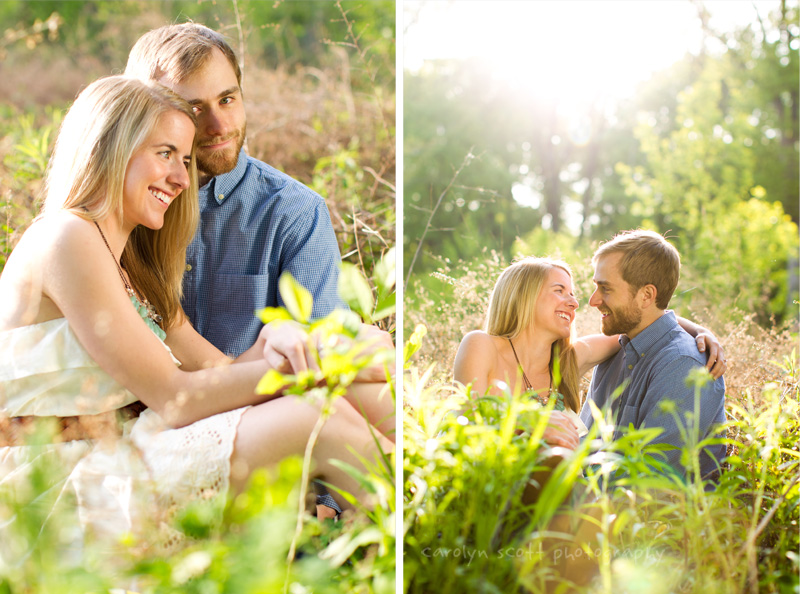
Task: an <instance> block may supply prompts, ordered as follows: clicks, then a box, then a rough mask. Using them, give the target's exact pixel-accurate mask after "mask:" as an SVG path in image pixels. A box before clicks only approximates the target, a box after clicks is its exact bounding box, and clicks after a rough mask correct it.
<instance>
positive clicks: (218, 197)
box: [217, 194, 225, 200]
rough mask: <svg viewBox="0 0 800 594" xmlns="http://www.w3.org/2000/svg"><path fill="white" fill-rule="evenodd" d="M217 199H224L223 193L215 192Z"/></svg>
mask: <svg viewBox="0 0 800 594" xmlns="http://www.w3.org/2000/svg"><path fill="white" fill-rule="evenodd" d="M217 200H225V194H217Z"/></svg>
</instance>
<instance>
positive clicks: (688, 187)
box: [403, 0, 800, 334]
mask: <svg viewBox="0 0 800 594" xmlns="http://www.w3.org/2000/svg"><path fill="white" fill-rule="evenodd" d="M695 6H696V7H697V10H698V15H699V17H700V18H699V19H698V23H697V26H698V27H701V26H703V27H705V28H704V34H705V37H706V41H707V44H706V45H705V46H704V50H703V51H702V53H700V54H699V55H691V54H687V55H686V57H684V58H683V59H681V60H679V61H678V62H676V63H675V64H674V65H673V66H671V67H670V68H667V69H665V70H664V71H661V72H657V73H655V74H654V75H653V76H652V78H651V79H650V80H649V81H647V82H645V83H642V84H641V85H640V86H639V87H638V89H637V91H636V93H635V94H634V95H633V96H632V97H630V98H629V99H625V100H617V101H613V102H612V101H611V100H609V99H602V100H601V99H599V98H598V99H596V100H595V101H594V102H593V103H592V104H591V105H590V106H589V107H588V108H587V109H586V111H585V112H584V113H581V114H578V115H572V116H569V117H568V116H567V115H565V114H564V113H562V111H561V110H560V109H559V105H557V104H556V103H555V102H554V100H550V99H544V98H543V97H542V95H540V94H537V93H536V92H535V91H526V90H525V88H524V87H520V86H516V85H514V84H513V83H510V82H508V81H505V80H503V79H502V78H501V77H498V76H493V71H492V65H491V64H489V63H487V62H485V61H483V60H481V59H478V58H470V59H463V60H458V59H450V60H432V61H427V62H426V63H425V65H424V66H423V67H422V68H421V69H420V70H419V71H416V72H411V71H406V72H405V73H404V84H405V92H406V97H407V99H406V101H405V103H404V135H405V138H404V164H405V171H404V177H403V183H404V197H405V198H404V209H405V212H404V225H405V227H404V237H403V248H404V265H405V267H406V279H407V281H408V282H407V284H406V296H407V297H406V303H407V304H408V307H409V308H410V309H414V308H415V306H416V305H415V304H417V303H418V298H419V293H420V291H421V290H423V288H424V290H425V291H428V292H432V293H433V294H436V295H438V297H439V298H440V299H441V301H443V302H451V301H452V300H453V299H454V293H453V292H452V288H451V287H449V286H447V285H443V284H442V283H441V282H440V281H438V280H437V279H435V278H431V277H430V273H431V272H433V271H436V270H437V269H445V268H447V267H449V266H456V265H457V264H458V262H459V261H463V262H465V263H469V262H476V261H482V258H483V256H482V250H483V249H485V248H488V249H489V250H494V251H496V252H497V253H498V254H499V255H500V256H501V258H502V259H503V260H505V261H509V260H511V259H512V258H513V257H515V256H516V255H518V254H524V255H540V256H541V255H550V254H553V253H554V252H555V251H560V253H561V255H562V256H563V257H564V258H565V259H566V260H567V261H568V262H569V263H571V264H572V265H573V268H579V267H588V266H589V260H588V259H587V258H586V255H589V254H591V252H592V251H593V248H594V247H595V246H596V245H597V243H598V242H600V241H604V240H607V239H609V238H611V237H612V236H613V235H614V234H615V233H617V232H619V231H622V230H625V229H632V228H636V227H645V228H649V229H653V230H656V231H659V232H661V233H664V234H666V235H667V237H669V238H670V239H671V240H672V241H673V243H674V244H675V245H676V247H677V248H678V249H679V250H680V252H681V254H682V256H683V262H684V272H683V279H682V281H681V284H680V285H679V287H678V299H676V300H675V301H674V302H673V304H672V305H673V307H675V308H676V309H678V310H679V311H680V310H685V309H686V308H688V307H692V308H695V309H697V308H703V307H714V308H715V310H716V311H717V312H718V313H721V314H722V313H724V314H727V315H729V316H741V312H742V311H745V312H749V313H755V314H756V316H757V319H758V320H759V322H760V323H762V324H768V323H770V320H773V321H778V322H780V321H783V320H792V319H795V320H796V318H797V307H796V305H795V304H794V303H793V301H794V300H796V299H797V294H798V280H797V268H798V261H797V250H798V229H797V223H798V215H799V213H798V208H800V199H799V194H798V155H799V153H798V147H799V146H800V144H799V143H798V141H799V140H800V128H799V126H798V105H799V103H800V100H799V99H798V87H799V86H800V80H799V75H798V72H800V60H798V47H800V26H798V18H799V17H800V12H799V11H798V3H797V2H796V1H795V2H793V1H786V2H779V1H777V0H776V1H775V2H774V3H772V4H770V5H769V8H770V11H769V14H766V13H767V11H766V10H764V9H765V4H764V3H761V4H760V5H759V9H760V10H761V22H757V21H756V19H755V18H754V20H753V22H752V23H751V24H749V25H748V26H743V27H741V28H739V29H737V30H734V31H724V32H722V31H713V30H712V29H711V28H710V27H709V26H708V11H711V12H714V11H715V10H724V7H723V6H721V5H715V4H714V3H708V4H707V6H706V5H703V4H702V3H699V2H698V3H695ZM753 14H755V12H754V13H753ZM411 26H413V25H411ZM632 51H638V50H633V49H632ZM542 59H547V58H544V57H542ZM546 84H547V81H541V85H546ZM533 86H534V87H536V86H537V85H533ZM586 92H587V96H591V93H592V89H587V90H586ZM467 155H473V156H474V158H471V159H470V162H469V164H468V165H466V166H464V167H463V168H461V169H459V167H460V165H462V164H463V163H464V159H465V156H467ZM456 172H458V174H457V176H455V173H456ZM454 176H455V181H453V179H454ZM451 182H452V186H451V187H449V188H448V184H449V183H451ZM514 184H522V185H523V186H527V187H528V188H530V189H531V190H532V191H533V192H534V193H535V194H536V195H537V196H538V197H539V205H538V206H536V207H531V206H523V205H522V204H520V203H518V202H517V201H516V200H515V199H513V198H512V195H511V194H512V192H511V190H512V186H513V185H514ZM575 210H577V212H579V213H580V216H579V217H578V219H577V223H573V225H575V224H577V227H576V228H573V229H568V228H567V225H566V221H567V212H572V211H575ZM420 247H421V249H419V248H420ZM418 250H419V254H418V255H416V254H417V251H418ZM415 255H416V258H415ZM579 255H580V256H579ZM412 264H413V269H412V270H410V271H409V268H411V266H412ZM409 272H410V275H409ZM586 297H588V296H586V295H584V296H583V298H584V299H585V298H586ZM410 331H411V328H407V331H406V334H408V333H409V332H410Z"/></svg>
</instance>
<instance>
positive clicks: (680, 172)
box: [617, 10, 798, 322]
mask: <svg viewBox="0 0 800 594" xmlns="http://www.w3.org/2000/svg"><path fill="white" fill-rule="evenodd" d="M795 17H796V10H795V11H794V12H792V11H784V12H780V11H779V12H778V13H776V14H774V15H773V20H772V21H771V22H772V23H773V25H772V26H773V27H775V29H776V31H779V32H780V33H778V34H776V35H775V36H774V38H775V40H776V41H775V42H771V41H770V39H771V38H772V37H771V34H770V32H769V31H768V30H767V25H766V24H764V23H763V22H762V24H761V33H760V35H759V34H757V33H754V32H753V31H752V28H747V29H745V30H742V31H739V32H737V33H735V34H732V35H731V36H729V37H728V36H726V37H724V38H723V39H725V40H726V47H728V46H733V47H735V48H743V47H747V48H748V49H747V51H746V52H745V53H744V54H743V53H742V51H740V50H738V49H736V50H733V51H730V50H729V51H725V52H724V53H720V54H719V55H712V54H710V53H706V54H701V56H699V58H698V59H696V60H692V61H693V62H694V64H695V65H696V66H699V69H698V70H696V71H695V72H696V74H695V77H694V78H693V80H691V82H690V83H689V84H688V85H687V86H686V87H684V88H683V89H682V90H681V91H680V92H679V93H677V95H676V103H675V107H674V110H668V111H667V114H668V115H669V116H670V117H671V118H672V125H659V120H658V119H657V118H656V117H655V115H654V114H653V113H652V112H651V113H647V112H641V115H640V118H639V121H638V123H637V125H636V127H635V129H634V134H635V136H636V138H637V139H638V140H639V141H640V143H641V150H642V152H643V154H644V156H645V157H646V165H643V166H631V165H630V164H626V163H619V164H618V166H617V171H618V172H619V173H620V175H621V176H622V178H623V180H624V183H625V185H626V188H627V193H628V195H629V196H632V197H634V198H635V202H634V203H633V208H634V211H635V214H637V215H638V216H640V217H641V222H642V224H643V225H644V226H647V227H650V228H654V229H657V230H659V231H662V232H665V231H669V232H670V235H671V236H673V240H674V242H675V244H676V246H677V247H678V249H679V250H680V251H681V252H682V253H683V254H684V255H685V257H687V259H688V260H689V261H690V262H691V269H692V270H693V271H694V273H695V275H696V276H695V278H694V279H692V280H691V282H693V283H694V286H692V293H691V294H687V295H686V298H687V299H689V298H690V297H701V302H702V303H703V304H704V305H709V304H718V303H720V302H721V301H722V302H725V301H729V300H731V299H733V298H736V299H737V305H738V306H739V307H741V308H743V309H745V310H747V311H753V312H755V313H756V314H757V315H758V318H759V320H760V321H761V322H767V321H768V320H769V318H770V317H771V316H774V317H776V318H777V319H778V320H781V319H783V318H784V317H785V316H786V315H788V314H789V312H790V309H791V299H790V296H789V295H788V293H787V290H788V283H787V274H788V267H789V266H790V262H792V260H793V256H794V255H796V251H797V244H798V240H797V225H796V224H795V223H794V222H792V220H791V219H792V215H794V216H796V213H797V207H798V188H797V161H798V142H797V138H798V133H797V111H796V110H797V95H796V92H797V85H798V68H797V66H798V64H797V52H796V50H793V49H792V48H791V45H792V39H793V38H794V37H793V34H790V33H789V31H790V29H791V27H790V26H789V25H787V23H786V19H790V21H789V22H792V23H793V22H795V20H796V18H795ZM792 19H794V20H792ZM759 39H760V41H758V40H759ZM731 40H735V41H731ZM781 40H782V41H781ZM779 43H785V44H786V48H785V51H784V50H780V49H778V48H777V46H776V44H779ZM743 55H746V56H747V59H746V60H745V61H744V62H743ZM778 56H780V57H782V58H785V59H784V60H781V59H779V58H778ZM748 63H749V66H748V65H747V64H748ZM755 73H758V74H755ZM756 79H759V80H762V81H763V84H761V85H758V84H756V83H755V80H756ZM793 113H794V115H792V114H793ZM787 139H788V141H787ZM765 173H767V174H768V175H766V176H765ZM784 206H785V207H786V210H788V211H789V213H790V214H787V213H785V208H784Z"/></svg>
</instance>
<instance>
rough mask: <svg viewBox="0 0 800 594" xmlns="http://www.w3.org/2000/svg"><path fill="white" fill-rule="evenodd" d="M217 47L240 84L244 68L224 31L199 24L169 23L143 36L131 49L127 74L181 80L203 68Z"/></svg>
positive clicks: (152, 78) (141, 77)
mask: <svg viewBox="0 0 800 594" xmlns="http://www.w3.org/2000/svg"><path fill="white" fill-rule="evenodd" d="M214 48H217V49H218V50H220V51H221V52H222V53H223V55H224V56H225V57H226V58H227V60H228V62H230V65H231V67H232V68H233V71H234V73H235V74H236V81H237V82H238V83H239V87H241V86H242V71H241V68H239V62H238V61H237V60H236V54H235V53H234V51H233V48H231V46H230V45H229V44H228V42H227V41H226V40H225V37H223V36H222V35H221V34H219V33H217V32H216V31H214V30H213V29H209V28H208V27H206V26H204V25H199V24H197V23H181V24H178V25H166V26H164V27H160V28H158V29H153V30H152V31H148V32H147V33H145V34H144V35H142V36H141V37H140V38H139V40H138V41H137V42H136V44H135V45H134V46H133V48H132V49H131V53H130V55H129V56H128V65H127V66H126V67H125V74H126V75H128V76H135V77H136V78H139V79H142V80H156V81H160V80H161V79H162V78H163V77H165V76H167V77H169V78H170V79H172V82H174V83H180V82H181V81H182V80H184V79H185V78H186V77H188V76H191V75H192V74H194V73H195V72H197V71H198V70H199V69H200V68H202V66H203V65H204V64H205V63H206V61H207V60H208V57H209V56H210V54H211V52H212V50H213V49H214Z"/></svg>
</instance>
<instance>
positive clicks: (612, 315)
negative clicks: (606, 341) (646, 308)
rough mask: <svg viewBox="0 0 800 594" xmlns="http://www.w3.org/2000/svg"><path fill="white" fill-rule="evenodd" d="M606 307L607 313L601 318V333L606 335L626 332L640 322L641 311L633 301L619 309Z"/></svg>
mask: <svg viewBox="0 0 800 594" xmlns="http://www.w3.org/2000/svg"><path fill="white" fill-rule="evenodd" d="M608 309H609V315H608V316H606V317H605V318H603V334H605V335H606V336H613V335H615V334H627V333H628V332H630V331H631V330H633V329H634V328H636V327H637V326H638V325H639V324H640V323H641V322H642V312H641V311H640V310H639V309H638V308H637V307H636V304H635V303H631V304H630V305H628V306H627V307H625V308H621V309H611V308H608ZM604 313H605V312H604Z"/></svg>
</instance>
